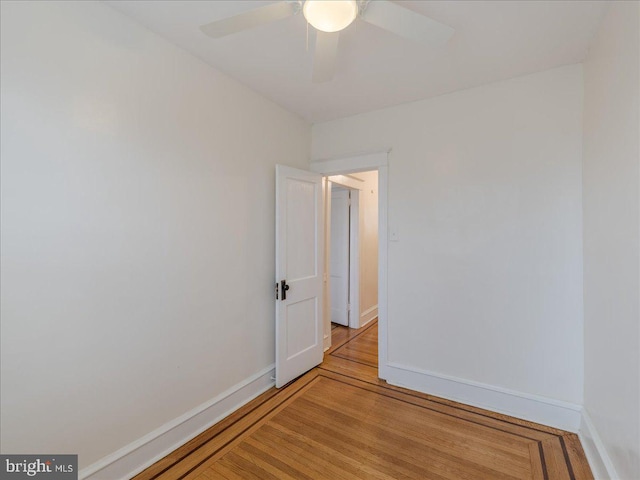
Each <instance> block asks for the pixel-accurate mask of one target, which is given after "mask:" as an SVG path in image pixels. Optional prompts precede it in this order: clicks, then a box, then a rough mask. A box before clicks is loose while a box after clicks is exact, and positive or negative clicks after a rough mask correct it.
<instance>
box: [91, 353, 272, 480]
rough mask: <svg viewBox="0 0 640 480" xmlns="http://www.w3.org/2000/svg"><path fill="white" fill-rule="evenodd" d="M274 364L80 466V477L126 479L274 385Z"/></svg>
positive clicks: (101, 479)
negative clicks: (87, 464) (99, 457)
mask: <svg viewBox="0 0 640 480" xmlns="http://www.w3.org/2000/svg"><path fill="white" fill-rule="evenodd" d="M273 375H274V366H273V365H271V366H269V367H267V368H265V369H264V370H262V371H261V372H258V373H257V374H255V375H253V376H251V377H249V378H248V379H246V380H245V381H243V382H240V383H238V384H237V385H234V386H233V387H231V388H230V389H228V390H227V391H225V392H223V393H221V394H220V395H218V396H216V397H214V398H212V399H211V400H209V401H207V402H205V403H203V404H202V405H199V406H198V407H196V408H194V409H193V410H191V411H189V412H187V413H185V414H184V415H181V416H180V417H178V418H175V419H174V420H171V421H170V422H167V423H165V424H164V425H162V426H161V427H159V428H157V429H156V430H154V431H152V432H150V433H148V434H147V435H145V436H144V437H142V438H139V439H138V440H136V441H134V442H132V443H130V444H129V445H126V446H125V447H123V448H121V449H120V450H118V451H116V452H114V453H112V454H110V455H107V456H106V457H104V458H102V459H101V460H98V461H97V462H96V463H94V464H92V465H89V466H88V467H86V468H84V469H82V470H80V472H79V478H80V479H81V480H84V479H88V480H116V479H129V478H131V477H133V476H134V475H137V474H138V473H140V472H141V471H143V470H144V469H145V468H147V467H149V466H150V465H153V464H154V463H155V462H157V461H158V460H160V459H161V458H163V457H165V456H166V455H168V454H169V453H171V452H172V451H174V450H175V449H176V448H178V447H180V446H181V445H183V444H185V443H186V442H188V441H189V440H191V439H192V438H194V437H196V436H197V435H199V434H200V433H202V432H204V431H205V430H206V429H207V428H209V427H211V426H212V425H215V424H216V423H217V422H219V421H220V420H222V419H223V418H224V417H226V416H227V415H229V414H230V413H232V412H234V411H235V410H237V409H238V408H240V407H241V406H242V405H244V404H246V403H248V402H249V401H251V400H253V399H254V398H255V397H257V396H258V395H260V394H261V393H263V392H265V391H267V390H268V389H269V388H271V387H272V386H273V385H274V382H273V380H272V379H271V378H272V377H273Z"/></svg>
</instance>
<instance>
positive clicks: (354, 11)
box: [302, 0, 358, 33]
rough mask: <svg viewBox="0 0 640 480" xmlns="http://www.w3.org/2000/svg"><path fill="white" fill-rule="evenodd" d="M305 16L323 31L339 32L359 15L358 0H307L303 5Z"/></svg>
mask: <svg viewBox="0 0 640 480" xmlns="http://www.w3.org/2000/svg"><path fill="white" fill-rule="evenodd" d="M302 13H303V14H304V18H306V19H307V22H309V23H310V24H311V25H312V26H313V27H314V28H317V29H318V30H322V31H323V32H329V33H331V32H339V31H340V30H343V29H345V28H347V27H348V26H349V25H350V24H351V22H353V21H354V20H355V19H356V17H357V16H358V4H357V2H356V0H307V1H306V2H304V7H302Z"/></svg>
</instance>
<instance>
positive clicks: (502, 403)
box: [385, 363, 582, 432]
mask: <svg viewBox="0 0 640 480" xmlns="http://www.w3.org/2000/svg"><path fill="white" fill-rule="evenodd" d="M385 372H386V375H387V377H386V380H387V383H390V384H392V385H397V386H399V387H405V388H410V389H412V390H417V391H419V392H424V393H428V394H431V395H436V396H438V397H443V398H446V399H449V400H454V401H456V402H460V403H465V404H467V405H473V406H474V407H479V408H484V409H487V410H491V411H494V412H498V413H504V414H506V415H510V416H512V417H517V418H522V419H524V420H529V421H532V422H536V423H541V424H543V425H548V426H551V427H555V428H560V429H563V430H568V431H570V432H578V430H579V429H580V419H581V417H580V414H581V410H582V407H581V406H580V405H576V404H573V403H569V402H563V401H560V400H555V399H551V398H547V397H542V396H538V395H531V394H528V393H522V392H517V391H514V390H508V389H505V388H501V387H495V386H493V385H487V384H483V383H479V382H473V381H470V380H465V379H461V378H456V377H449V376H446V375H441V374H437V373H433V372H427V371H422V370H419V369H415V368H412V367H406V366H404V365H399V364H395V363H389V364H388V365H387V366H386V369H385Z"/></svg>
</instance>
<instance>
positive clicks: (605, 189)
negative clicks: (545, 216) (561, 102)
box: [583, 2, 640, 480]
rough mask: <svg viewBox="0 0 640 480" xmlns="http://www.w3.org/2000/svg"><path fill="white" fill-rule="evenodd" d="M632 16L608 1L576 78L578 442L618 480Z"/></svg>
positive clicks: (638, 40) (628, 322)
mask: <svg viewBox="0 0 640 480" xmlns="http://www.w3.org/2000/svg"><path fill="white" fill-rule="evenodd" d="M639 17H640V8H639V4H638V3H637V2H615V3H614V2H612V3H611V6H610V8H609V11H608V12H607V15H606V17H605V19H604V21H603V24H602V26H601V28H600V30H599V32H598V35H597V37H596V39H595V40H594V42H593V44H592V46H591V48H590V51H589V55H588V57H587V60H586V62H585V69H584V70H585V99H584V101H585V107H584V165H583V171H584V174H583V193H584V305H585V312H584V313H585V398H584V407H585V413H586V415H587V422H586V423H587V424H588V423H589V419H590V423H591V425H590V426H591V428H593V429H594V430H595V431H593V430H592V431H590V429H589V428H588V427H587V428H586V429H585V433H586V434H587V437H593V436H594V434H595V437H596V443H599V442H602V443H601V444H600V445H601V446H602V447H604V451H601V452H600V453H601V454H603V456H604V461H605V464H606V465H607V466H608V467H609V475H612V476H614V477H616V476H617V478H620V479H625V480H632V479H638V478H640V416H639V412H638V410H639V406H640V356H639V351H640V331H639V329H640V315H639V303H640V298H639V295H640V283H639V262H640V256H639V246H640V238H639V233H638V232H639V215H640V208H639V204H640V193H639V175H640V167H639V158H640V146H639V143H640V140H639V137H640V123H639V110H640V102H639V100H638V90H639V89H640V77H639V70H640V65H639V56H640V48H639V44H640V35H639ZM591 440H592V438H587V441H588V442H590V441H591ZM607 457H608V458H607ZM616 471H617V474H616ZM599 478H604V477H599Z"/></svg>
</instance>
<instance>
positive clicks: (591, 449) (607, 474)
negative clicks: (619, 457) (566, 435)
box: [578, 409, 619, 480]
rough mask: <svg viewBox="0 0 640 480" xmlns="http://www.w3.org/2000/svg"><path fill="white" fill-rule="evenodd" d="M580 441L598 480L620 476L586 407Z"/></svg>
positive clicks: (609, 479)
mask: <svg viewBox="0 0 640 480" xmlns="http://www.w3.org/2000/svg"><path fill="white" fill-rule="evenodd" d="M578 436H579V437H580V443H582V448H584V453H585V454H586V456H587V460H588V461H589V466H590V467H591V472H592V473H593V476H594V478H595V479H596V480H614V479H617V478H619V477H618V474H617V473H616V469H615V467H614V466H613V462H612V461H611V458H610V457H609V454H608V453H607V449H606V448H605V447H604V443H602V439H601V438H600V435H598V431H597V430H596V427H595V426H594V425H593V422H592V421H591V417H589V414H588V413H587V411H586V410H585V409H583V410H582V425H581V426H580V432H579V433H578Z"/></svg>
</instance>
